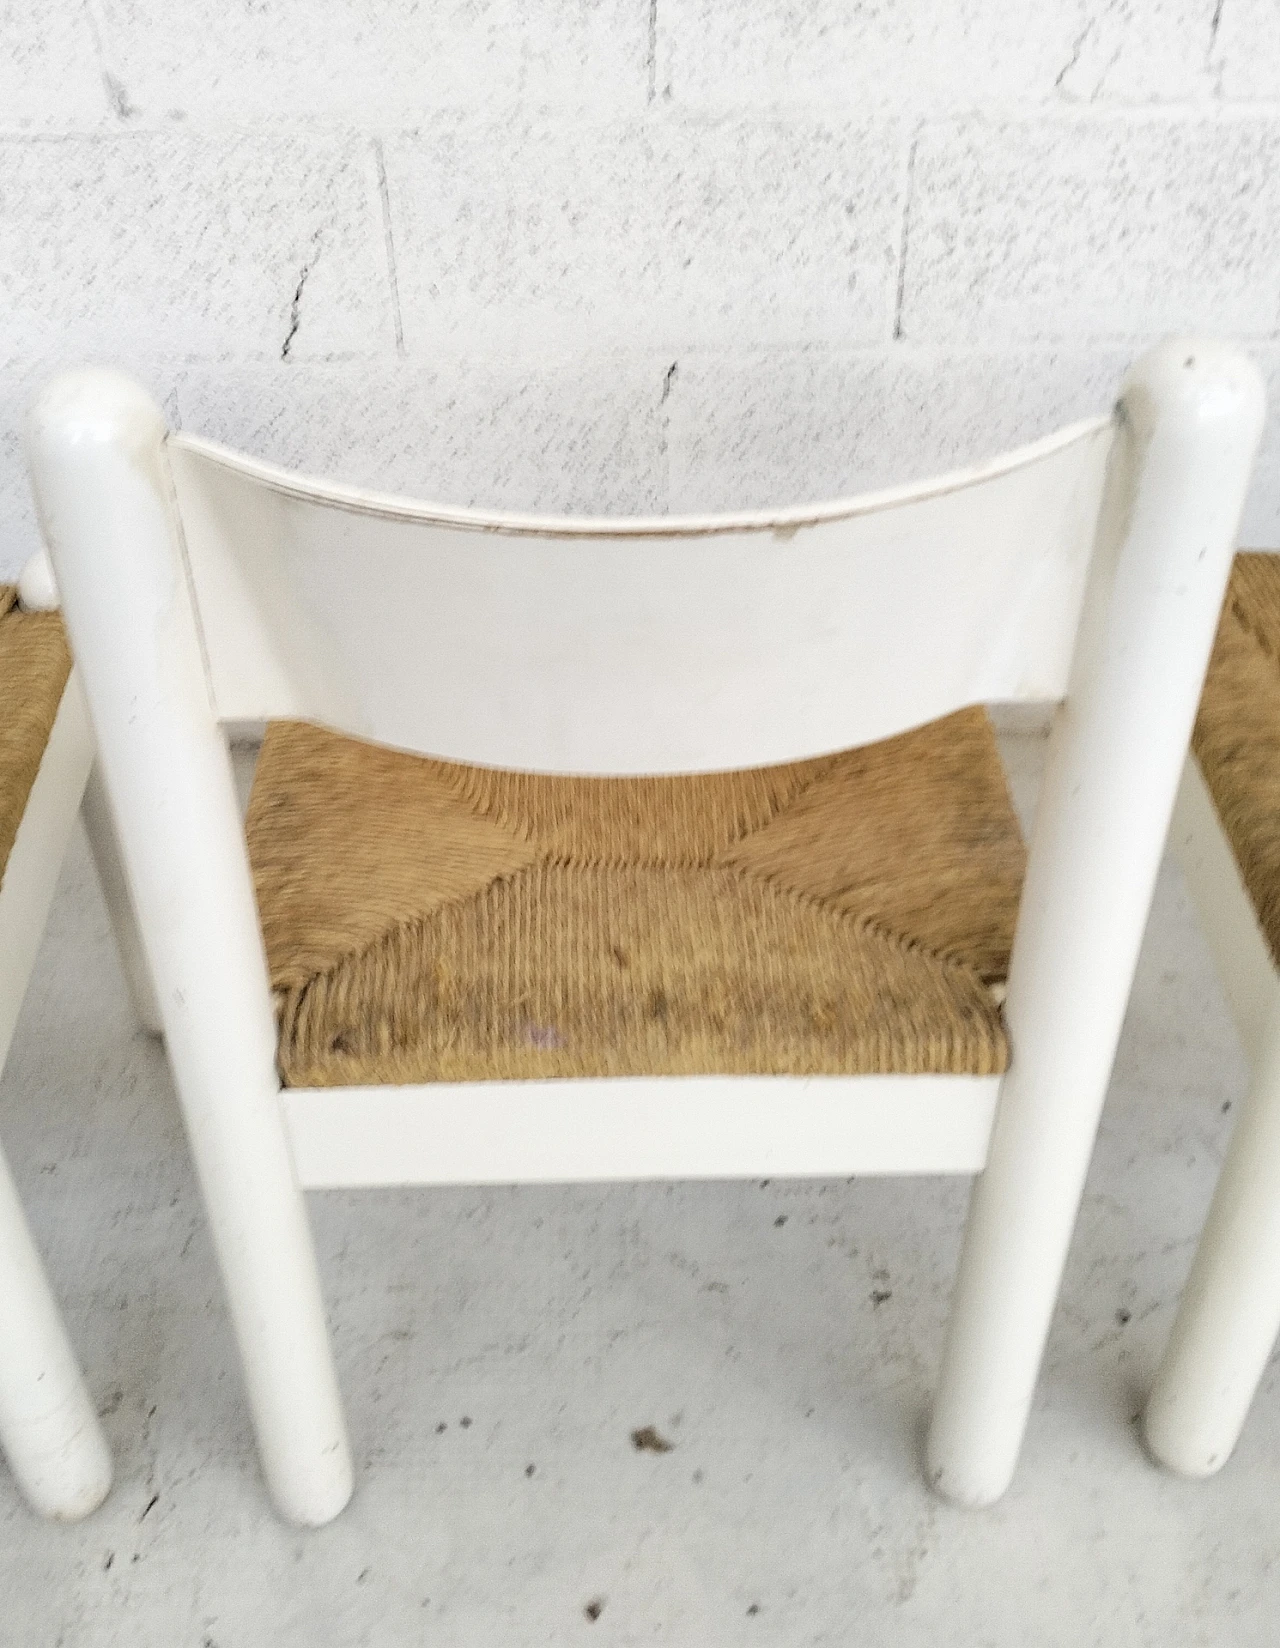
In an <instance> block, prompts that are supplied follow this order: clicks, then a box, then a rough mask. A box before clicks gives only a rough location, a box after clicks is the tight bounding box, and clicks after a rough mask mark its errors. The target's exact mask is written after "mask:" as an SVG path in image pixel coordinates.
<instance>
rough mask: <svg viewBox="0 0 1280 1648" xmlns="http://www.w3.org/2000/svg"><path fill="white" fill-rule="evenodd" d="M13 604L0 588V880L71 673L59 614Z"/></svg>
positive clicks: (10, 590)
mask: <svg viewBox="0 0 1280 1648" xmlns="http://www.w3.org/2000/svg"><path fill="white" fill-rule="evenodd" d="M17 598H18V591H17V588H16V586H15V585H12V584H0V700H2V701H3V705H4V709H3V713H2V714H0V880H3V878H4V872H5V867H6V866H7V864H8V862H9V854H10V853H11V852H12V851H13V843H14V840H15V838H16V836H17V833H18V825H19V824H20V823H21V822H22V815H23V813H24V812H25V811H26V809H27V798H28V796H29V795H30V794H31V786H32V785H33V784H34V783H35V780H36V774H37V772H39V770H40V760H41V757H42V756H43V755H44V751H45V746H46V744H48V742H49V734H50V733H51V732H52V731H53V723H54V719H55V718H56V716H57V714H58V705H59V704H60V703H61V702H62V692H63V688H64V687H65V686H66V684H67V676H68V674H69V673H70V671H71V655H70V653H69V652H68V651H67V643H66V637H65V635H64V633H63V629H62V619H61V617H60V616H59V614H58V613H56V612H22V611H20V610H19V608H18V605H17Z"/></svg>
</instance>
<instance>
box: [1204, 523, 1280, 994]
mask: <svg viewBox="0 0 1280 1648" xmlns="http://www.w3.org/2000/svg"><path fill="white" fill-rule="evenodd" d="M1192 747H1193V749H1194V750H1195V754H1196V758H1197V760H1198V761H1199V764H1200V770H1201V772H1202V773H1203V775H1204V780H1205V784H1206V786H1207V787H1208V790H1209V793H1210V795H1211V796H1212V797H1213V802H1214V806H1215V807H1216V809H1217V812H1218V817H1219V819H1220V820H1221V823H1222V828H1223V831H1224V833H1225V834H1226V837H1227V840H1228V841H1229V842H1230V843H1231V850H1232V852H1233V853H1234V854H1235V859H1236V863H1237V865H1238V867H1239V870H1240V876H1241V879H1242V880H1243V882H1244V884H1245V888H1246V891H1247V892H1248V894H1249V897H1250V899H1251V901H1252V903H1253V906H1254V909H1255V911H1256V912H1257V917H1258V923H1259V925H1260V926H1261V928H1262V931H1263V933H1264V935H1265V937H1266V940H1267V943H1268V945H1269V946H1270V949H1271V955H1272V959H1273V961H1274V962H1275V963H1276V965H1277V966H1280V556H1277V555H1268V554H1241V555H1237V556H1236V559H1235V565H1234V566H1233V568H1232V572H1231V582H1230V584H1229V586H1228V589H1227V598H1226V601H1225V603H1224V605H1223V609H1222V619H1221V622H1220V623H1219V626H1218V635H1217V639H1216V641H1215V643H1214V648H1213V658H1212V661H1211V662H1210V665H1209V673H1208V675H1207V676H1206V678H1205V684H1204V692H1203V694H1202V696H1201V700H1200V710H1199V714H1198V716H1197V718H1196V729H1195V735H1194V738H1193V740H1192Z"/></svg>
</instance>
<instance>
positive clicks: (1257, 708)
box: [1145, 554, 1280, 1476]
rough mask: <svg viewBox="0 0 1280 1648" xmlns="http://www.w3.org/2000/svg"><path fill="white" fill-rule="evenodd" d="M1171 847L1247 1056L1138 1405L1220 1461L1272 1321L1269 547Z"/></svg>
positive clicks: (1279, 729) (1279, 1241) (1257, 557)
mask: <svg viewBox="0 0 1280 1648" xmlns="http://www.w3.org/2000/svg"><path fill="white" fill-rule="evenodd" d="M1170 843H1171V845H1172V846H1173V849H1174V851H1175V854H1176V856H1177V858H1178V861H1179V863H1180V864H1181V866H1182V870H1183V873H1184V875H1185V877H1186V881H1187V885H1188V888H1189V890H1190V892H1191V897H1192V901H1193V903H1194V904H1195V906H1196V909H1197V912H1198V914H1199V916H1200V919H1201V923H1202V926H1203V928H1204V931H1205V933H1206V935H1207V936H1208V939H1209V943H1210V948H1211V949H1212V951H1213V954H1214V957H1215V960H1216V961H1217V964H1218V971H1219V976H1220V977H1221V979H1222V982H1223V986H1224V988H1225V991H1226V995H1227V1001H1228V1003H1229V1005H1230V1008H1231V1011H1232V1015H1233V1017H1234V1018H1235V1021H1236V1025H1237V1028H1238V1029H1239V1031H1240V1037H1241V1040H1242V1041H1243V1043H1244V1048H1245V1053H1246V1055H1247V1057H1248V1060H1249V1064H1250V1067H1251V1081H1250V1084H1249V1088H1248V1091H1247V1093H1246V1095H1245V1098H1244V1101H1243V1103H1242V1104H1241V1106H1240V1109H1239V1111H1238V1114H1237V1118H1236V1124H1235V1127H1234V1130H1233V1132H1232V1137H1231V1142H1230V1145H1229V1146H1228V1149H1227V1155H1226V1159H1225V1161H1224V1163H1223V1166H1222V1171H1221V1173H1220V1175H1219V1178H1218V1185H1217V1189H1216V1190H1215V1192H1214V1197H1213V1201H1212V1204H1211V1206H1210V1210H1209V1215H1208V1218H1207V1220H1206V1222H1205V1227H1204V1232H1203V1234H1202V1236H1201V1240H1200V1245H1199V1249H1198V1251H1197V1253H1196V1257H1195V1260H1194V1263H1193V1265H1192V1268H1191V1273H1190V1276H1189V1278H1188V1281H1187V1285H1186V1288H1185V1290H1184V1292H1183V1296H1182V1301H1181V1304H1180V1306H1179V1309H1178V1313H1177V1316H1176V1318H1175V1320H1174V1325H1173V1329H1172V1332H1171V1334H1170V1338H1169V1344H1168V1347H1167V1349H1166V1351H1165V1355H1164V1359H1163V1362H1162V1364H1161V1367H1160V1370H1159V1373H1158V1374H1157V1377H1156V1381H1155V1384H1154V1386H1153V1388H1152V1392H1151V1396H1150V1399H1149V1401H1148V1403H1147V1411H1146V1416H1145V1429H1146V1436H1147V1441H1148V1444H1149V1446H1150V1448H1151V1451H1152V1452H1153V1453H1154V1454H1155V1456H1156V1458H1157V1459H1159V1460H1161V1461H1162V1462H1163V1463H1164V1464H1166V1465H1168V1466H1169V1467H1170V1468H1171V1469H1173V1470H1176V1471H1180V1472H1182V1473H1183V1474H1184V1475H1187V1476H1210V1475H1212V1474H1213V1472H1215V1471H1217V1470H1220V1469H1221V1467H1222V1466H1223V1465H1224V1464H1225V1463H1226V1461H1227V1460H1228V1459H1229V1458H1230V1456H1231V1453H1232V1451H1233V1450H1234V1448H1235V1446H1236V1443H1237V1441H1238V1440H1239V1437H1240V1432H1241V1429H1242V1427H1243V1425H1244V1422H1245V1417H1246V1415H1247V1413H1248V1411H1249V1406H1250V1404H1251V1402H1252V1401H1253V1396H1254V1392H1255V1391H1256V1390H1257V1388H1258V1384H1259V1382H1260V1380H1261V1378H1262V1375H1263V1372H1264V1370H1265V1368H1266V1364H1267V1360H1268V1358H1269V1356H1270V1355H1271V1351H1272V1347H1273V1346H1274V1344H1275V1340H1276V1336H1277V1334H1278V1333H1280V972H1278V971H1277V957H1280V556H1276V555H1261V554H1249V555H1240V556H1239V557H1238V558H1237V560H1236V565H1235V570H1234V572H1233V574H1232V578H1231V583H1230V586H1229V589H1228V594H1227V601H1226V604H1225V606H1224V609H1223V614H1222V621H1221V624H1220V626H1219V630H1218V638H1217V643H1216V645H1215V648H1214V652H1213V660H1212V664H1211V666H1210V670H1209V674H1208V677H1207V679H1206V681H1205V687H1204V695H1203V698H1202V700H1201V706H1200V712H1199V715H1198V716H1197V719H1196V729H1195V737H1194V740H1193V749H1192V754H1191V755H1190V757H1189V758H1188V761H1187V765H1186V770H1185V772H1184V773H1183V778H1182V784H1181V787H1180V788H1179V791H1178V797H1177V803H1176V807H1175V811H1174V818H1173V825H1172V828H1171V831H1170Z"/></svg>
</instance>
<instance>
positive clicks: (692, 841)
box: [246, 710, 1024, 1087]
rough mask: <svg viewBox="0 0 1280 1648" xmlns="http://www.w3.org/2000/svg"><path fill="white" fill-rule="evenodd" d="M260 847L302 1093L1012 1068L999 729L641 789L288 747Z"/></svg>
mask: <svg viewBox="0 0 1280 1648" xmlns="http://www.w3.org/2000/svg"><path fill="white" fill-rule="evenodd" d="M246 830H247V836H248V844H249V852H250V858H251V861H252V865H253V873H254V880H255V886H256V891H257V897H258V905H259V911H260V915H261V920H262V927H263V933H264V936H265V940H266V948H267V955H268V961H269V965H270V971H271V980H272V986H273V989H274V990H275V992H276V1003H277V1010H278V1015H279V1025H280V1042H279V1063H280V1069H281V1074H282V1076H283V1079H284V1080H285V1082H286V1083H287V1084H288V1085H290V1086H295V1087H325V1086H344V1087H345V1086H360V1085H369V1084H379V1085H381V1084H402V1083H404V1084H408V1083H421V1082H431V1081H482V1080H486V1079H489V1080H493V1079H500V1078H505V1079H514V1078H532V1077H564V1076H631V1075H635V1076H639V1075H668V1076H674V1075H701V1074H717V1073H719V1074H798V1075H805V1074H830V1075H837V1074H844V1075H859V1074H872V1073H889V1072H898V1073H904V1074H906V1073H912V1074H923V1073H936V1072H942V1073H958V1074H959V1073H971V1074H978V1075H985V1074H991V1073H995V1072H999V1071H1001V1070H1003V1069H1004V1068H1005V1066H1006V1063H1007V1061H1008V1044H1007V1041H1006V1037H1005V1032H1004V1026H1003V1023H1002V1021H1001V1016H1000V1011H999V1007H998V1005H997V997H998V993H999V992H998V988H996V987H998V985H999V983H1000V981H1002V980H1003V977H1004V973H1005V969H1006V967H1007V964H1008V957H1009V950H1010V945H1011V942H1012V935H1013V925H1014V919H1015V915H1016V910H1017V903H1018V896H1019V891H1020V887H1021V880H1022V873H1023V867H1024V852H1023V846H1022V840H1021V836H1020V834H1019V830H1018V825H1017V821H1016V818H1015V816H1014V813H1013V809H1012V806H1011V804H1010V800H1009V795H1008V790H1007V787H1006V784H1005V778H1004V772H1003V768H1002V767H1001V764H1000V759H999V754H998V751H997V749H996V744H995V739H994V735H993V733H992V730H991V727H990V724H989V722H988V720H987V718H986V715H985V714H984V713H983V712H982V711H981V710H964V711H961V712H959V713H958V714H955V715H951V716H948V717H947V718H945V719H944V720H942V721H938V722H935V723H933V724H931V725H929V726H926V727H923V728H920V729H918V730H916V731H913V732H910V733H906V734H903V735H901V736H899V737H896V738H892V739H887V740H885V741H884V742H883V743H880V744H876V745H872V746H869V747H866V748H863V749H859V750H852V751H848V752H846V753H844V754H840V755H835V756H830V757H822V758H819V759H816V760H811V761H804V762H799V763H796V764H794V765H789V766H783V767H772V768H765V769H757V770H754V771H748V772H735V773H718V774H709V775H695V776H688V777H684V776H681V777H664V778H636V779H618V778H560V777H543V776H531V775H527V774H520V773H510V772H500V771H494V770H491V769H484V768H477V767H467V766H461V765H457V764H454V763H447V762H441V761H434V760H428V759H424V758H422V757H418V756H413V755H405V754H402V753H400V752H397V751H393V750H388V749H385V748H382V747H379V746H375V745H370V744H365V743H362V742H360V741H359V740H356V739H352V738H347V737H343V736H340V735H338V734H336V733H332V732H328V731H326V730H323V729H320V728H317V727H314V726H311V725H309V724H305V723H301V722H275V723H273V724H272V725H271V726H270V727H269V729H268V731H267V736H266V740H265V742H264V744H263V748H262V753H261V756H260V758H259V762H258V767H257V772H256V775H255V779H254V786H253V792H252V796H251V799H250V805H249V813H248V819H247V824H246Z"/></svg>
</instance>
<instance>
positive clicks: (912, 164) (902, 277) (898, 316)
mask: <svg viewBox="0 0 1280 1648" xmlns="http://www.w3.org/2000/svg"><path fill="white" fill-rule="evenodd" d="M919 146H920V133H919V131H917V132H916V133H915V135H914V136H913V137H912V139H911V148H910V150H909V152H908V154H907V181H906V186H905V188H904V189H903V200H902V241H901V244H900V245H899V248H898V289H897V292H896V294H895V296H894V305H893V336H894V339H895V341H897V340H899V339H900V338H901V337H902V306H903V302H904V300H905V298H906V294H907V246H908V244H909V242H910V239H911V206H912V203H913V201H914V198H915V190H916V150H917V149H918V148H919Z"/></svg>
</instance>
